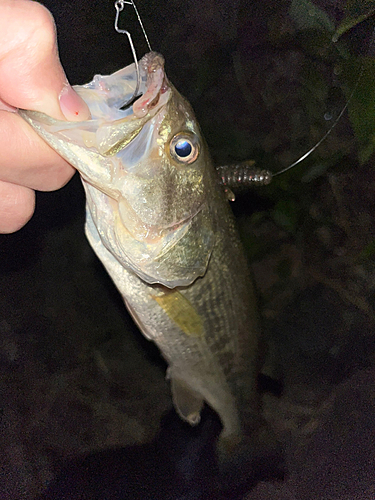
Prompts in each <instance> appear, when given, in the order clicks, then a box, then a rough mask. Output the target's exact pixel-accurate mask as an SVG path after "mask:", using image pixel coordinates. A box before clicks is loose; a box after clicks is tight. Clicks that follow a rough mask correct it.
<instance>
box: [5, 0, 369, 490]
mask: <svg viewBox="0 0 375 500" xmlns="http://www.w3.org/2000/svg"><path fill="white" fill-rule="evenodd" d="M44 4H45V5H46V6H47V7H48V8H49V9H50V10H51V12H52V13H53V15H54V17H55V20H56V26H57V33H58V41H59V49H60V57H61V60H62V64H63V66H64V68H65V70H66V73H67V76H68V78H69V81H70V82H71V83H72V84H83V83H85V82H88V81H90V80H91V79H92V77H93V75H94V74H95V73H101V74H108V73H111V72H113V71H115V70H117V69H119V68H121V67H123V66H125V65H127V64H130V63H131V62H132V60H131V54H130V50H129V47H128V42H127V38H126V37H125V36H124V35H119V34H117V33H116V32H115V31H114V28H113V23H114V17H115V9H114V6H113V3H112V2H109V1H95V0H94V1H84V0H79V1H76V2H70V1H59V2H53V1H45V2H44ZM137 7H138V9H139V11H140V14H141V16H142V19H143V22H144V25H145V29H146V31H147V34H148V37H149V39H150V42H151V45H152V48H153V50H156V51H159V52H161V53H162V54H163V55H164V57H165V59H166V71H167V74H168V77H169V79H170V80H171V81H172V82H173V83H174V85H175V86H176V87H177V89H178V90H179V91H180V92H181V93H182V94H183V95H184V96H185V97H186V98H187V99H188V100H189V101H190V102H191V104H192V105H193V108H194V109H195V111H196V115H197V119H198V121H199V122H200V125H201V127H202V130H203V133H204V135H205V137H206V140H207V142H208V144H209V146H210V149H211V153H212V156H213V158H214V161H215V162H216V164H226V163H231V162H236V161H241V160H248V159H252V160H256V162H257V165H258V166H259V167H261V168H266V169H269V170H271V171H273V172H276V171H278V170H281V169H282V168H285V167H286V166H288V165H289V164H290V163H292V162H293V161H295V160H296V159H298V157H299V156H300V155H302V154H304V153H305V152H306V151H307V150H308V149H309V148H310V147H312V146H313V145H314V144H315V143H316V142H317V141H318V140H319V139H320V138H321V137H322V136H323V135H324V133H325V132H326V131H327V130H328V129H329V127H330V126H331V125H332V123H333V122H334V120H335V118H336V117H337V116H338V114H339V112H340V111H341V109H342V108H343V106H344V105H345V102H346V100H347V99H348V97H349V96H350V93H351V89H353V87H354V85H355V84H356V80H357V77H358V75H359V74H360V73H361V68H362V67H363V68H364V71H363V75H362V77H361V80H360V81H359V83H358V86H357V90H356V93H355V94H354V96H353V97H352V99H351V101H350V104H349V115H348V114H347V113H346V114H345V115H344V116H343V118H342V120H341V121H340V123H339V124H338V125H337V127H335V128H334V130H333V131H332V133H331V134H330V136H329V137H328V139H327V140H326V141H325V142H324V143H323V144H322V145H321V146H320V147H319V149H318V150H317V151H316V152H314V153H313V155H312V156H311V157H310V158H309V159H308V160H306V161H305V162H303V163H301V165H299V166H298V167H296V168H295V169H293V170H292V171H290V172H288V173H286V174H284V175H283V176H280V177H277V178H275V179H274V181H273V183H272V184H271V185H270V186H267V187H260V188H258V189H256V188H254V190H252V191H250V192H247V193H244V194H241V195H239V196H238V197H237V200H236V201H235V202H234V203H233V204H232V206H233V209H234V211H235V214H236V216H237V218H238V224H239V228H240V231H241V236H242V238H243V241H244V245H245V248H246V251H247V254H248V256H249V260H250V261H251V265H252V269H253V272H254V276H255V281H256V285H257V288H258V291H259V297H260V310H261V315H262V319H263V324H264V335H265V338H266V339H267V342H268V344H269V346H270V353H271V355H270V359H269V361H268V363H267V367H266V371H267V373H268V374H269V375H271V376H273V377H275V378H278V379H281V380H282V381H283V383H284V392H283V394H282V396H281V397H280V396H279V397H276V396H274V395H270V394H266V395H265V396H264V412H265V416H266V418H267V420H268V422H269V423H270V425H272V427H273V429H274V430H275V432H276V433H277V434H278V436H279V438H280V439H281V441H282V442H283V443H284V446H285V448H286V449H288V450H290V449H292V450H294V451H293V452H291V454H290V457H289V466H290V468H291V470H293V467H294V468H295V469H296V467H297V465H296V461H295V460H294V457H295V456H297V455H298V450H301V449H303V448H304V446H305V443H306V441H308V440H309V439H312V438H311V436H314V435H315V434H314V433H316V432H317V430H319V429H320V428H321V426H322V425H323V424H322V421H323V420H324V415H325V410H326V409H327V407H329V408H331V406H332V405H333V403H332V401H333V400H334V399H332V398H335V395H337V394H341V393H340V390H341V391H342V389H341V386H340V387H339V388H337V387H338V385H339V384H345V381H346V380H351V377H352V376H356V373H357V372H358V371H359V370H363V369H366V368H371V367H372V366H373V365H374V362H375V356H374V354H375V350H374V333H373V331H374V323H375V312H374V288H375V272H374V271H375V268H374V261H373V255H374V251H375V239H374V237H375V234H374V232H375V230H374V227H375V226H374V214H375V211H374V208H375V206H374V205H375V201H374V200H375V198H374V194H375V193H374V191H375V188H374V180H375V179H374V177H375V175H374V169H373V154H372V153H373V147H374V144H375V141H374V130H375V112H374V111H375V110H374V107H375V95H374V94H375V90H374V69H375V67H374V59H373V56H374V47H373V46H372V44H371V35H372V29H373V20H372V19H371V16H370V14H371V12H372V10H371V9H372V8H373V6H372V4H371V2H367V3H366V4H364V3H361V2H358V3H351V2H348V3H346V2H344V1H326V2H324V1H315V2H309V1H302V0H295V1H292V2H291V1H289V0H285V1H281V0H280V1H264V0H263V1H254V2H248V1H245V0H237V1H232V2H224V1H222V0H215V1H213V0H212V1H209V0H205V1H201V2H197V1H193V0H188V1H184V2H181V1H176V0H172V1H169V2H164V3H162V2H160V1H159V2H156V1H144V2H141V1H139V2H138V5H137ZM360 16H362V18H363V20H362V21H361V22H359V19H360ZM362 18H361V19H362ZM350 21H352V23H351V24H353V28H352V29H350V30H349V29H348V30H347V32H346V33H344V34H343V35H342V37H341V38H340V39H339V41H338V42H337V43H335V44H334V43H332V41H331V40H332V35H333V32H334V30H335V29H336V28H338V27H344V29H345V27H348V26H349V24H350ZM120 24H121V26H122V27H123V28H126V29H128V30H129V31H130V33H131V34H132V37H133V40H134V43H135V46H136V49H137V52H138V56H139V57H141V56H142V55H143V54H144V53H145V52H146V51H147V46H146V43H145V41H144V38H143V36H142V33H141V30H140V27H139V25H138V23H137V20H136V17H135V15H134V12H133V11H132V8H131V6H129V5H126V6H125V9H124V11H123V13H122V16H121V19H120ZM83 226H84V196H83V190H82V187H81V185H80V181H79V178H78V176H77V175H76V176H75V177H74V178H73V180H72V181H71V182H70V183H69V184H68V185H67V186H65V187H64V188H63V189H61V190H60V191H58V192H53V193H38V195H37V207H36V213H35V215H34V217H33V219H32V220H31V221H30V222H29V223H28V224H27V226H26V227H25V228H23V229H22V230H20V231H19V232H17V233H15V234H13V235H0V290H1V292H0V363H1V373H2V376H1V379H0V390H1V398H2V413H1V433H2V439H1V443H0V447H1V460H2V462H3V463H2V476H1V477H2V479H3V484H4V487H3V491H4V492H5V498H9V499H19V498H22V499H26V500H27V499H31V498H34V497H35V495H36V494H37V493H38V492H40V491H41V490H42V489H43V487H44V485H45V484H46V482H47V481H49V480H50V479H51V478H52V477H53V476H54V474H55V472H57V471H58V470H59V468H60V466H61V464H62V463H63V462H64V460H66V459H69V458H72V457H76V456H78V455H81V454H82V453H86V452H91V451H94V450H103V449H107V448H111V447H118V446H122V447H124V446H128V445H132V444H134V443H145V442H148V441H150V440H151V439H152V438H153V436H154V435H155V432H156V431H157V430H158V428H159V423H160V418H161V416H162V415H163V414H164V413H165V412H166V411H167V410H169V409H170V408H171V401H170V396H169V387H168V385H167V383H166V382H165V381H164V372H165V365H164V363H163V361H162V360H161V359H160V357H159V354H158V352H157V350H156V349H155V348H154V347H153V346H152V345H151V344H149V343H148V342H147V341H145V340H144V339H143V338H142V337H141V335H140V334H139V332H138V330H137V329H136V327H135V326H134V325H133V323H132V321H131V319H130V318H129V316H128V315H127V313H126V311H125V308H124V306H123V304H122V301H121V298H120V297H119V295H118V293H117V291H116V290H115V288H114V286H113V285H112V283H111V281H110V280H109V278H108V277H107V275H106V274H105V272H104V271H103V269H102V267H101V264H100V263H99V262H98V261H97V260H96V258H95V256H94V255H93V252H92V250H91V249H90V247H89V246H88V243H87V242H86V239H85V236H84V233H83ZM223 286H225V284H223ZM361 373H362V372H361ZM365 380H367V379H366V378H365ZM345 387H346V386H345ZM349 394H350V388H349ZM349 407H350V404H349ZM332 411H334V410H332ZM348 411H349V410H348ZM353 425H354V426H355V425H357V424H356V423H354V424H353ZM340 429H341V428H340V426H339V429H338V431H337V432H338V434H339V437H338V438H337V439H338V440H340V439H341V437H340V436H341V434H340ZM336 430H337V429H336ZM372 432H373V430H372ZM296 450H297V451H296ZM249 498H250V497H249ZM290 498H291V497H290ZM304 498H309V497H308V496H306V497H304ZM322 498H323V497H322ZM331 498H334V496H333V495H331ZM363 498H365V497H363Z"/></svg>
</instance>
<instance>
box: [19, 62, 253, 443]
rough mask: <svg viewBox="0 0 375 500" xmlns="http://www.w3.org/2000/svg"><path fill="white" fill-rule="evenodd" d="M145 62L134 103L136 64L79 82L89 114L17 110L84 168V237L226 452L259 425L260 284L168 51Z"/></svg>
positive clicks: (185, 412) (189, 415)
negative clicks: (167, 60) (74, 116)
mask: <svg viewBox="0 0 375 500" xmlns="http://www.w3.org/2000/svg"><path fill="white" fill-rule="evenodd" d="M139 68H140V82H141V84H140V91H141V93H142V96H141V97H140V98H139V99H138V101H137V100H136V101H135V102H134V104H133V106H131V107H129V108H128V109H125V110H124V109H120V103H121V102H126V100H127V99H128V98H129V95H130V96H131V93H132V92H133V89H134V86H135V83H136V80H137V79H136V76H135V71H136V70H135V67H134V64H133V65H131V66H128V67H127V68H124V69H123V70H120V71H118V72H117V73H114V74H113V75H108V76H100V75H96V76H95V78H94V80H93V81H92V82H91V83H89V84H87V85H84V86H82V87H75V89H76V91H77V92H78V93H79V94H80V95H81V97H82V98H83V99H84V100H85V101H86V103H87V104H88V106H89V108H90V111H91V113H92V117H91V119H90V120H87V121H85V122H78V123H73V122H63V121H57V120H53V119H51V118H50V117H47V116H46V115H43V114H41V113H37V112H33V111H20V114H21V116H22V117H23V118H25V119H26V120H27V121H28V123H29V124H30V125H31V126H32V127H33V128H34V129H35V130H36V131H37V132H38V133H39V134H40V135H41V136H42V137H43V138H44V139H45V140H46V141H47V142H48V144H50V145H51V146H52V147H53V148H54V149H55V150H56V151H57V152H58V153H59V154H61V155H62V156H63V157H64V158H66V159H67V160H68V161H69V162H70V163H71V164H72V165H73V166H75V167H76V168H77V169H78V170H79V172H80V173H81V177H82V181H83V185H84V187H85V191H86V197H87V219H86V234H87V237H88V240H89V242H90V244H91V245H92V247H93V249H94V250H95V252H96V254H97V256H98V257H99V259H100V260H101V261H102V263H103V265H104V266H105V268H106V269H107V271H108V273H109V274H110V276H111V277H112V279H113V281H114V283H115V284H116V286H117V288H118V289H119V291H120V293H121V294H122V296H123V298H124V301H125V304H126V305H127V307H128V309H129V312H130V314H131V315H132V316H133V318H134V320H135V322H136V323H137V325H138V327H139V328H140V330H141V331H142V333H143V334H144V335H145V336H146V337H147V338H148V339H150V340H152V341H154V342H155V343H156V344H157V346H158V347H159V349H160V351H161V353H162V355H163V356H164V358H165V359H166V360H167V362H168V365H169V369H168V378H169V379H170V381H171V388H172V395H173V401H174V404H175V407H176V410H177V411H178V413H179V415H180V416H181V417H182V418H183V419H185V420H187V421H188V422H189V423H191V424H193V425H195V424H197V423H198V422H199V419H200V411H201V409H202V406H203V403H204V402H207V403H208V404H209V405H210V406H211V407H212V408H213V409H214V410H215V411H216V412H217V413H218V414H219V416H220V418H221V421H222V424H223V432H222V434H221V444H222V447H221V448H222V449H225V448H226V447H230V445H232V444H233V443H234V442H241V441H242V440H244V439H247V438H249V434H250V437H251V433H252V432H253V431H254V430H255V429H256V428H257V427H258V426H259V425H260V422H261V417H260V414H259V404H258V395H257V389H256V376H257V370H258V358H259V355H258V342H259V335H260V333H259V325H258V313H257V308H256V300H255V294H254V289H253V285H252V281H251V277H250V273H249V270H248V267H247V262H246V257H245V255H244V252H243V249H242V245H241V242H240V239H239V236H238V233H237V230H236V228H235V222H234V217H233V214H232V212H231V209H230V207H229V202H228V199H227V195H226V194H225V191H224V189H223V187H222V186H221V185H220V184H219V181H218V175H217V172H216V170H215V168H214V166H213V164H212V161H211V158H210V156H209V152H208V148H207V145H206V143H205V141H204V139H203V137H202V135H201V132H200V129H199V126H198V124H197V122H196V119H195V116H194V113H193V111H192V109H191V107H190V105H189V103H188V102H187V101H186V100H185V99H184V98H183V97H182V96H181V95H180V94H179V93H178V92H177V90H176V89H175V88H174V87H173V85H172V84H171V83H170V82H169V81H168V79H167V77H166V75H165V72H164V59H163V57H162V56H161V55H160V54H156V53H154V52H151V53H149V54H147V55H146V56H145V57H144V58H143V59H142V60H141V61H140V63H139ZM150 68H152V70H149V69H150ZM155 72H156V73H155ZM155 75H156V76H155ZM103 89H106V90H105V91H104V90H103ZM121 89H123V95H122V94H121ZM88 138H89V139H88ZM186 145H187V146H186ZM186 147H187V150H186V151H185V149H184V148H186ZM181 148H182V153H183V154H182V156H181V155H179V153H180V152H181V151H180V150H181ZM153 188H154V189H153ZM98 300H100V298H99V297H98Z"/></svg>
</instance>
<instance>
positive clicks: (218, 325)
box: [86, 210, 259, 440]
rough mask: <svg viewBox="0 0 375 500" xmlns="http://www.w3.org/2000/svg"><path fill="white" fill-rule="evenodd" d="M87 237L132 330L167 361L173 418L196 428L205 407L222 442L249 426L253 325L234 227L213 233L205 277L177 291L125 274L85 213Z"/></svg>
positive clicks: (253, 413)
mask: <svg viewBox="0 0 375 500" xmlns="http://www.w3.org/2000/svg"><path fill="white" fill-rule="evenodd" d="M86 234H87V237H88V239H89V242H90V244H91V246H92V247H93V249H94V251H95V252H96V254H97V256H98V257H99V259H100V260H101V261H102V263H103V265H104V266H105V268H106V269H107V271H108V273H109V275H110V276H111V278H112V279H113V281H114V283H115V285H116V286H117V288H118V290H119V291H120V293H121V294H122V296H123V298H124V301H125V303H126V305H127V308H128V310H129V312H130V313H131V315H132V317H133V318H134V320H135V322H136V323H137V325H138V327H139V328H140V330H141V331H142V333H143V334H144V335H145V336H146V337H147V338H148V339H149V340H152V341H153V342H155V343H156V344H157V346H158V347H159V349H160V351H161V353H162V354H163V356H164V358H165V359H166V361H167V362H168V365H169V369H168V378H169V379H170V381H171V388H172V395H173V402H174V405H175V407H176V410H177V412H178V413H179V415H180V416H181V417H182V418H183V419H185V420H186V421H188V422H189V423H190V424H192V425H194V424H197V423H198V422H199V419H200V411H201V409H202V405H203V402H204V401H205V402H207V403H208V404H209V405H210V406H211V407H212V408H213V409H214V410H215V411H216V412H217V413H218V415H219V417H220V419H221V421H222V424H223V432H222V434H221V438H222V439H228V440H232V439H233V438H234V437H236V438H238V439H240V438H241V436H242V435H243V434H244V433H247V432H246V429H252V428H255V427H256V426H257V425H258V421H259V417H258V413H259V405H258V398H257V391H256V374H257V370H258V363H257V358H258V353H257V344H258V335H259V329H258V319H257V313H256V307H255V297H254V292H253V289H252V284H251V280H250V277H249V275H248V272H247V263H246V259H245V257H244V256H243V254H242V248H241V244H240V242H239V240H238V236H237V234H236V232H235V229H234V225H233V224H232V222H230V225H229V227H223V228H222V230H221V232H220V233H219V234H218V235H217V241H216V245H215V248H214V250H213V253H212V256H211V259H210V262H209V266H208V269H207V272H206V274H205V275H204V276H203V277H201V278H198V279H197V280H196V281H195V282H194V283H192V284H191V285H190V286H187V287H181V288H178V289H168V288H166V287H164V286H161V285H149V284H147V283H146V282H144V281H143V280H141V279H140V278H139V277H138V276H137V275H136V274H135V273H134V272H132V271H129V270H127V269H125V268H124V267H123V266H122V265H121V263H120V262H119V261H118V260H117V259H116V258H115V257H114V256H113V255H112V254H111V253H110V252H109V251H108V250H107V249H106V248H105V247H104V245H103V243H102V242H101V239H100V236H99V234H98V232H97V229H96V226H95V224H94V222H93V220H92V218H91V215H90V211H89V210H87V221H86Z"/></svg>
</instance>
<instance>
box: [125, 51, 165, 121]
mask: <svg viewBox="0 0 375 500" xmlns="http://www.w3.org/2000/svg"><path fill="white" fill-rule="evenodd" d="M164 63H165V61H164V57H163V56H162V55H161V54H158V53H157V52H149V53H148V54H146V55H145V56H143V58H142V59H141V61H140V63H139V65H140V67H141V70H142V73H144V74H146V79H147V80H146V91H145V92H144V94H143V95H142V96H141V97H140V98H139V99H137V100H136V101H135V102H134V104H133V114H134V115H135V116H136V117H137V118H143V117H144V116H146V115H147V114H148V113H149V112H150V111H151V110H152V109H153V108H154V107H155V106H157V104H158V102H159V99H160V96H161V95H162V94H165V92H167V90H169V83H168V79H167V77H166V75H165V72H164Z"/></svg>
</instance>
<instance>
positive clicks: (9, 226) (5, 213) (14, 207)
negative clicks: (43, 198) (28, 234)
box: [0, 181, 35, 233]
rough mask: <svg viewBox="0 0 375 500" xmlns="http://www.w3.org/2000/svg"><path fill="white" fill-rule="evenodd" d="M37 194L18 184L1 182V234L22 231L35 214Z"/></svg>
mask: <svg viewBox="0 0 375 500" xmlns="http://www.w3.org/2000/svg"><path fill="white" fill-rule="evenodd" d="M34 208H35V193H34V191H33V190H32V189H28V188H25V187H22V186H17V185H16V184H10V183H8V182H2V181H0V214H1V217H0V233H13V232H15V231H18V230H19V229H21V227H22V226H24V225H25V224H26V222H28V221H29V220H30V218H31V216H32V215H33V213H34Z"/></svg>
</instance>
